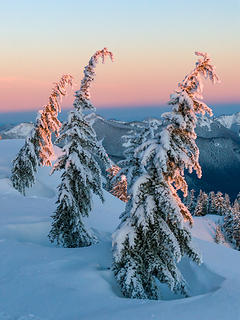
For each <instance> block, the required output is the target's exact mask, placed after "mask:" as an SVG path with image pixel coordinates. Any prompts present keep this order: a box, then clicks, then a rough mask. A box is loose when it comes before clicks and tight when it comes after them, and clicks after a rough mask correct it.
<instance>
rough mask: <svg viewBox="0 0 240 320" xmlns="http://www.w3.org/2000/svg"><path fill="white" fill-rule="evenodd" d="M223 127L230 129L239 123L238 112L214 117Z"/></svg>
mask: <svg viewBox="0 0 240 320" xmlns="http://www.w3.org/2000/svg"><path fill="white" fill-rule="evenodd" d="M216 120H217V121H218V122H220V123H221V124H222V125H223V126H224V127H226V128H228V129H231V128H232V126H233V125H234V124H236V125H240V112H237V113H233V114H231V115H222V116H220V117H218V118H217V119H216Z"/></svg>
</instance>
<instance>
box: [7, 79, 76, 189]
mask: <svg viewBox="0 0 240 320" xmlns="http://www.w3.org/2000/svg"><path fill="white" fill-rule="evenodd" d="M69 85H70V86H72V76H71V75H68V74H67V75H63V76H62V78H61V79H60V81H59V82H57V83H55V85H54V87H53V89H52V93H51V95H50V96H49V98H48V104H47V105H46V106H44V107H43V109H42V110H40V111H39V113H38V116H37V119H36V125H35V127H34V128H33V130H32V131H31V133H30V134H29V136H28V137H27V138H26V141H25V144H24V146H23V147H22V148H21V149H20V151H19V153H18V155H17V157H16V158H15V160H14V161H13V167H12V175H11V180H12V184H13V187H14V188H15V189H17V190H18V191H19V192H20V193H22V194H23V195H25V193H26V189H27V188H30V187H31V186H32V185H33V184H34V183H35V174H36V172H37V167H38V166H39V165H51V157H52V156H53V154H54V151H53V145H52V139H51V136H52V133H55V134H56V135H58V132H59V129H60V127H61V122H60V121H59V120H58V118H57V117H58V113H59V112H60V111H61V109H60V100H61V97H62V96H65V95H66V89H67V86H69Z"/></svg>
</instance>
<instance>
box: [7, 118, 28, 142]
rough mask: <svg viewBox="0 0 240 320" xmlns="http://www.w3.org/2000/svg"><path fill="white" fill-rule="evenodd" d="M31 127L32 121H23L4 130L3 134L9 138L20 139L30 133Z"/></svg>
mask: <svg viewBox="0 0 240 320" xmlns="http://www.w3.org/2000/svg"><path fill="white" fill-rule="evenodd" d="M33 127H34V124H33V123H27V122H23V123H20V124H18V125H17V126H15V127H13V128H11V129H9V130H6V131H4V134H5V135H6V136H7V137H8V138H10V139H17V138H20V139H22V138H25V137H27V136H28V135H29V134H30V132H31V131H32V129H33Z"/></svg>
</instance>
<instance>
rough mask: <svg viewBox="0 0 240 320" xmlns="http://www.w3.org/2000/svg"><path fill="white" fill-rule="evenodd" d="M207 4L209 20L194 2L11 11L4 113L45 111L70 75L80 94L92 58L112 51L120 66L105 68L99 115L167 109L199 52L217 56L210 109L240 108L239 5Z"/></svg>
mask: <svg viewBox="0 0 240 320" xmlns="http://www.w3.org/2000/svg"><path fill="white" fill-rule="evenodd" d="M205 1H206V4H207V6H206V8H207V10H204V13H203V12H202V11H201V12H200V11H199V4H198V3H197V2H196V3H194V2H189V1H186V0H184V1H176V0H171V1H170V2H166V1H161V0H159V1H154V0H150V1H145V0H140V1H136V0H132V1H127V0H122V2H121V3H118V2H109V1H107V0H102V1H100V2H98V1H96V0H92V1H90V2H86V1H79V2H77V3H76V2H75V1H73V0H69V2H66V3H65V2H57V1H55V0H53V1H51V2H49V1H45V0H43V1H41V2H38V1H36V2H31V5H30V3H29V2H28V1H27V0H22V1H21V5H20V3H19V2H18V1H14V0H13V2H14V3H15V6H14V7H13V6H12V5H10V4H9V3H7V2H6V3H4V5H3V8H2V9H1V10H2V13H3V17H2V19H1V22H0V23H1V24H2V26H1V29H2V30H5V31H6V32H4V33H3V37H2V46H1V69H0V111H21V110H37V109H40V108H41V107H42V106H43V105H44V104H45V103H46V102H47V98H48V96H49V93H50V90H51V87H52V83H53V82H54V81H58V79H59V78H60V77H61V75H62V74H64V73H70V74H71V75H72V76H74V78H75V84H76V85H75V87H74V90H77V89H78V88H79V86H80V79H81V77H82V74H83V68H84V66H85V65H86V64H87V63H88V60H89V58H90V56H91V55H92V54H93V53H94V52H95V51H96V50H99V49H102V48H103V47H105V46H106V47H108V49H109V50H111V51H112V52H113V53H114V55H115V62H114V63H111V62H110V61H107V62H106V64H105V65H98V66H97V70H96V73H97V76H96V81H95V83H94V85H93V88H92V91H91V92H92V101H93V103H94V104H95V106H96V107H114V106H149V105H156V106H160V105H164V104H166V103H167V101H168V99H169V95H170V94H171V93H172V92H173V90H174V89H175V88H176V87H177V84H178V82H179V81H182V79H183V78H184V77H185V75H186V74H188V73H189V72H190V71H191V70H192V69H193V67H194V65H195V61H196V57H195V55H194V51H204V52H205V51H206V52H208V53H209V54H210V56H211V57H212V60H213V63H214V64H215V65H216V67H217V72H218V73H219V76H220V78H221V81H222V82H221V84H218V85H216V86H214V87H213V86H212V85H209V84H207V83H206V86H205V90H204V101H206V102H207V103H212V104H220V103H240V90H239V71H240V59H239V56H240V42H239V41H238V38H239V30H240V22H239V21H240V20H239V13H240V6H239V2H238V1H237V0H229V1H225V0H224V1H221V2H220V1H217V0H213V1H211V2H209V1H207V0H203V1H202V3H201V6H202V7H204V2H205ZM196 12H198V14H197V16H196ZM84 13H86V14H84ZM88 13H89V14H88ZM90 13H91V14H90ZM72 101H73V96H72V94H71V95H70V96H69V97H68V98H66V99H65V100H64V101H63V106H64V107H71V105H72Z"/></svg>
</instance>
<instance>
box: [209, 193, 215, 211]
mask: <svg viewBox="0 0 240 320" xmlns="http://www.w3.org/2000/svg"><path fill="white" fill-rule="evenodd" d="M215 199H216V195H215V192H214V191H211V192H209V195H208V213H209V214H216V203H215Z"/></svg>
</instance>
